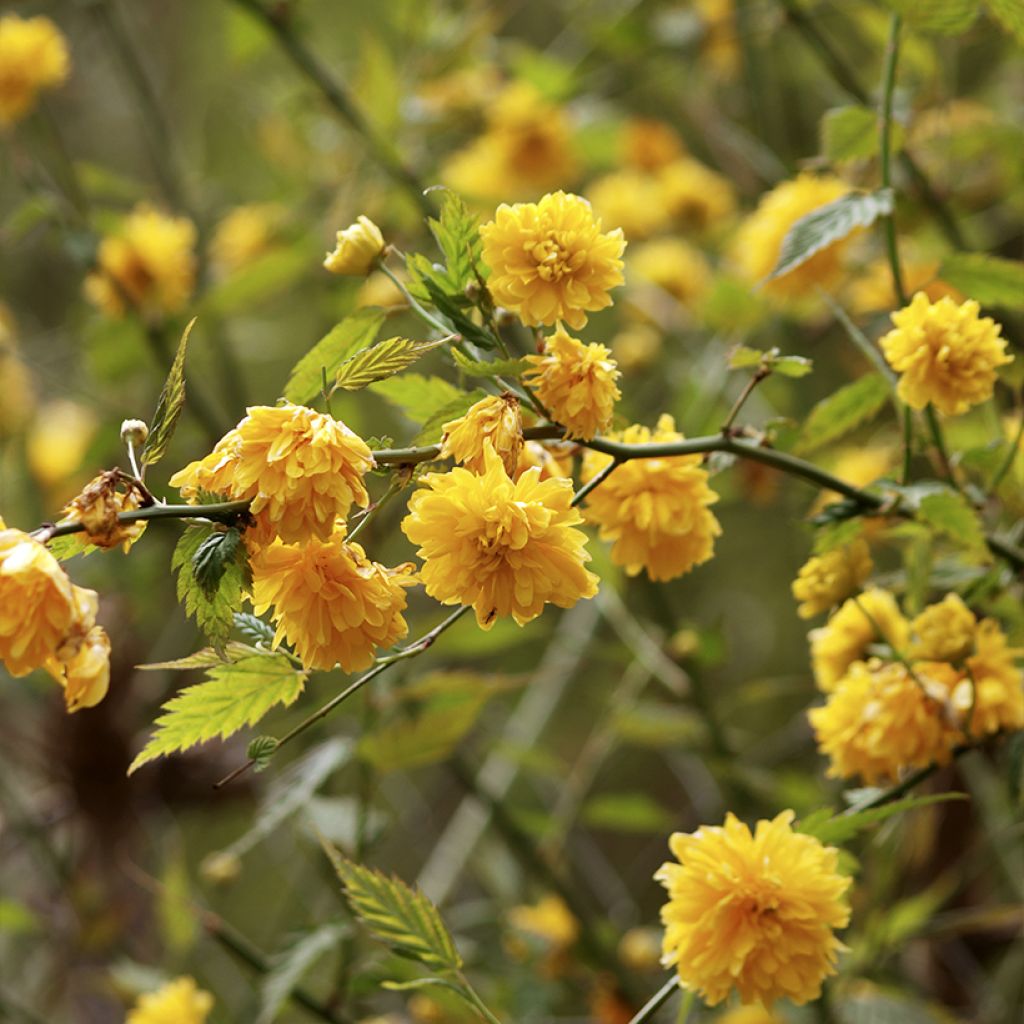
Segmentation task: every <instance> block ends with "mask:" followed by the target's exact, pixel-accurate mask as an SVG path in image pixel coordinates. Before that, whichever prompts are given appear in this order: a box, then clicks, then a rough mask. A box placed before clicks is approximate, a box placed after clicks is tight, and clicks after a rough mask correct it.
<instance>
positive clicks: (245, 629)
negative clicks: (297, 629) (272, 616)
mask: <svg viewBox="0 0 1024 1024" xmlns="http://www.w3.org/2000/svg"><path fill="white" fill-rule="evenodd" d="M234 620H235V629H237V630H238V632H239V633H241V634H242V636H244V637H245V639H246V640H248V641H249V642H250V643H252V644H256V645H257V646H261V647H271V646H272V645H273V643H274V627H273V626H272V625H271V624H270V623H269V622H264V621H263V620H262V619H261V618H259V617H257V616H256V615H253V614H251V613H250V612H235V615H234Z"/></svg>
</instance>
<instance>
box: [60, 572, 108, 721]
mask: <svg viewBox="0 0 1024 1024" xmlns="http://www.w3.org/2000/svg"><path fill="white" fill-rule="evenodd" d="M75 589H76V590H79V591H81V589H82V588H81V587H76V588H75ZM85 594H87V595H92V596H93V597H95V594H93V592H92V591H91V590H87V591H85ZM93 614H95V613H93ZM86 621H88V619H87V620H86ZM72 650H73V651H74V653H73V654H72V653H71V651H72ZM58 654H59V655H61V656H63V660H62V657H60V656H58V657H52V658H48V659H47V660H46V662H45V664H44V666H43V667H44V668H45V669H46V671H47V672H49V673H50V675H51V676H53V678H54V679H56V680H57V682H58V683H60V684H61V686H63V687H64V703H65V706H66V707H67V709H68V711H69V712H73V711H79V710H81V709H82V708H91V707H95V706H96V705H97V704H99V702H100V701H101V700H103V698H104V697H105V696H106V695H107V690H108V689H109V687H110V638H109V637H108V636H107V633H106V630H104V628H103V627H102V626H93V627H92V628H91V629H90V630H89V631H88V632H87V633H86V634H85V636H83V637H79V638H76V639H75V641H74V642H72V643H69V642H68V641H65V642H64V644H62V645H61V648H60V649H59V650H58Z"/></svg>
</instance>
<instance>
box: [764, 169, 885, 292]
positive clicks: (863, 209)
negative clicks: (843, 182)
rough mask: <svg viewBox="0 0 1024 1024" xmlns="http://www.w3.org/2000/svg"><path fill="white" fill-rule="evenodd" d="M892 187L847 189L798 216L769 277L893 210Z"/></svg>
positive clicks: (803, 260) (795, 264)
mask: <svg viewBox="0 0 1024 1024" xmlns="http://www.w3.org/2000/svg"><path fill="white" fill-rule="evenodd" d="M892 210H893V192H892V189H887V188H882V189H878V191H876V192H849V193H847V194H846V195H845V196H841V197H840V198H839V199H836V200H835V201H834V202H831V203H826V204H825V205H824V206H820V207H818V209H817V210H812V211H811V212H810V213H808V214H807V215H806V216H804V217H801V218H800V219H799V220H798V221H797V222H796V223H795V224H794V225H793V226H792V227H791V228H790V229H789V231H788V232H787V233H786V237H785V238H784V239H783V240H782V251H781V252H780V254H779V262H778V263H777V264H776V265H775V269H774V270H773V271H772V272H771V273H770V274H769V275H768V280H771V279H772V278H774V277H781V276H782V275H783V274H788V273H789V272H790V271H791V270H795V269H796V268H797V267H799V266H800V265H801V264H803V263H806V262H807V261H808V260H809V259H810V258H811V257H812V256H813V255H814V254H815V253H818V252H821V250H822V249H825V248H827V247H828V246H830V245H832V244H833V243H835V242H838V241H840V240H841V239H843V238H846V236H847V235H849V234H850V233H851V232H853V231H855V230H856V229H857V228H866V227H870V226H871V225H872V224H873V223H874V222H875V221H876V220H877V219H878V218H879V217H882V216H885V215H887V214H890V213H892Z"/></svg>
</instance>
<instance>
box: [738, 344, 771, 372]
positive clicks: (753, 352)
mask: <svg viewBox="0 0 1024 1024" xmlns="http://www.w3.org/2000/svg"><path fill="white" fill-rule="evenodd" d="M763 358H764V352H762V351H761V350H760V349H759V348H748V347H747V346H746V345H740V346H738V347H737V348H734V349H733V350H732V352H731V353H730V355H729V369H730V370H746V369H747V368H748V367H751V366H760V365H761V360H762V359H763Z"/></svg>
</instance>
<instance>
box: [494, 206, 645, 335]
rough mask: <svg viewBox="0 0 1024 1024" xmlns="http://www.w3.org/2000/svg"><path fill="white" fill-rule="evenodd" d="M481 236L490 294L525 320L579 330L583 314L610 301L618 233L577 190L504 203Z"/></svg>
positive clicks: (618, 261) (616, 277)
mask: <svg viewBox="0 0 1024 1024" xmlns="http://www.w3.org/2000/svg"><path fill="white" fill-rule="evenodd" d="M480 236H481V238H482V239H483V261H484V263H486V264H487V266H488V267H490V269H491V276H490V278H489V279H488V281H487V287H488V289H489V291H490V293H491V296H492V297H493V298H494V301H495V302H496V303H498V304H499V305H502V306H505V307H506V308H507V309H510V310H512V311H513V312H514V313H518V314H519V319H520V320H522V322H523V323H524V324H527V325H529V326H536V325H538V324H546V325H551V324H554V323H555V322H556V321H558V320H564V321H565V322H566V323H567V324H568V325H569V326H570V327H572V328H574V329H575V330H579V329H580V328H581V327H582V326H583V325H584V324H585V323H586V322H587V313H588V312H591V311H593V310H598V309H604V308H605V307H606V306H610V305H611V303H612V300H611V296H610V295H609V294H608V292H609V291H610V290H611V289H612V288H615V287H616V286H618V285H620V284H622V281H623V277H622V258H621V257H622V253H623V250H624V249H625V247H626V242H625V239H624V238H623V237H622V231H621V230H616V231H611V232H608V233H607V234H602V232H601V222H600V220H597V219H595V217H594V214H593V211H592V210H591V208H590V204H589V203H588V202H587V201H586V200H585V199H582V198H581V197H580V196H576V195H567V194H566V193H565V192H555V193H553V194H550V195H546V196H544V198H543V199H541V201H540V202H539V203H516V205H515V206H508V205H506V204H504V203H503V204H502V205H501V206H499V207H498V209H497V212H496V213H495V216H494V220H493V221H490V222H489V223H487V224H485V225H484V226H483V227H482V228H481V229H480Z"/></svg>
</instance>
